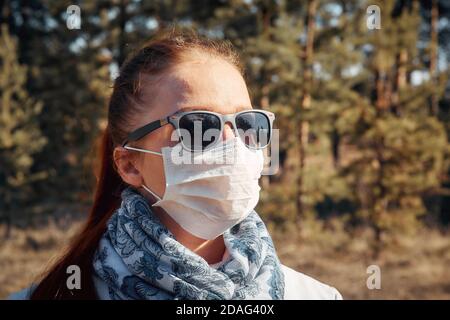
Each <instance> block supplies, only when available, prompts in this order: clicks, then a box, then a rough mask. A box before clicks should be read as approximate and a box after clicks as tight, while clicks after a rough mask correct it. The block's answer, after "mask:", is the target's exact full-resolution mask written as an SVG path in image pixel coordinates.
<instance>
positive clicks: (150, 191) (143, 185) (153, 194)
mask: <svg viewBox="0 0 450 320" xmlns="http://www.w3.org/2000/svg"><path fill="white" fill-rule="evenodd" d="M141 187H142V188H144V189H145V190H146V191H147V192H148V193H150V194H151V195H152V196H154V197H155V198H156V199H157V200H158V201H161V200H162V199H161V198H160V197H159V196H158V195H157V194H156V193H154V192H153V191H152V190H150V189H149V188H148V187H147V186H146V185H145V184H142V185H141Z"/></svg>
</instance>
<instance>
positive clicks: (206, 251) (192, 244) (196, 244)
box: [152, 207, 225, 264]
mask: <svg viewBox="0 0 450 320" xmlns="http://www.w3.org/2000/svg"><path fill="white" fill-rule="evenodd" d="M152 211H153V212H154V213H155V215H156V216H157V217H158V219H159V220H160V221H161V223H162V224H164V225H165V226H166V228H167V229H169V231H170V232H171V233H172V234H173V235H174V237H175V239H176V240H177V241H178V242H179V243H181V244H182V245H184V246H185V247H186V248H188V249H189V250H191V251H193V252H195V253H196V254H198V255H199V256H201V257H202V258H203V259H205V260H206V262H208V264H214V263H217V262H220V261H221V260H222V257H223V254H224V252H225V243H224V241H223V236H222V235H221V236H219V237H217V238H215V239H213V240H205V239H202V238H199V237H196V236H194V235H193V234H191V233H189V232H187V231H186V230H184V229H183V228H182V227H181V226H180V225H179V224H178V223H177V222H176V221H175V220H173V219H172V217H171V216H169V215H168V214H167V213H166V212H165V211H164V210H163V209H162V208H160V207H153V208H152Z"/></svg>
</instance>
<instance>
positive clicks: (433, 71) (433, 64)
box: [429, 0, 439, 115]
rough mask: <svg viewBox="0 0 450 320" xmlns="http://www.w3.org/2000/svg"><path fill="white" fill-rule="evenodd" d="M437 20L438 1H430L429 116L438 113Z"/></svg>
mask: <svg viewBox="0 0 450 320" xmlns="http://www.w3.org/2000/svg"><path fill="white" fill-rule="evenodd" d="M438 20H439V9H438V0H432V2H431V28H430V30H431V37H430V38H431V40H430V70H429V73H430V80H431V83H432V84H433V93H432V94H431V97H430V98H431V99H430V100H431V101H430V109H431V114H433V115H437V114H438V111H439V105H438V98H437V94H436V86H437V77H436V75H437V60H438V46H439V43H438Z"/></svg>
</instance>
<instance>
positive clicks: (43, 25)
mask: <svg viewBox="0 0 450 320" xmlns="http://www.w3.org/2000/svg"><path fill="white" fill-rule="evenodd" d="M70 5H77V6H78V8H79V10H78V9H77V8H75V9H73V7H72V8H71V9H70V10H68V7H69V6H70ZM371 5H375V6H376V7H371V8H369V10H368V7H369V6H371ZM449 19H450V1H447V0H423V1H418V0H384V1H377V0H371V1H363V0H361V1H356V0H350V1H344V0H335V1H333V0H304V1H287V0H231V1H225V0H215V1H214V0H186V1H182V0H178V1H177V0H166V1H164V0H154V1H138V0H110V1H56V0H22V1H8V0H6V1H0V24H1V34H0V239H1V241H0V270H1V273H0V298H4V297H6V296H7V295H8V294H10V293H11V292H13V291H16V290H19V289H22V288H24V287H25V286H28V285H29V284H30V282H31V281H32V280H33V279H35V278H36V277H37V276H39V274H40V273H41V272H42V271H43V269H44V268H45V267H46V266H47V265H48V263H49V261H51V259H52V258H54V257H55V255H57V254H58V252H60V250H61V249H62V247H63V245H64V244H65V243H67V241H68V240H69V239H70V237H71V236H72V235H73V234H74V233H75V232H76V230H77V228H78V227H79V226H80V224H81V222H82V221H83V219H85V218H86V215H87V213H88V211H89V206H90V204H91V201H92V196H93V190H94V186H95V168H96V161H97V159H98V157H97V153H96V144H97V140H98V138H99V135H100V133H101V131H102V130H103V129H104V128H105V126H106V114H107V103H108V96H109V94H110V92H111V85H112V82H113V80H114V78H115V77H116V76H117V72H118V69H119V66H120V65H121V64H122V62H123V61H124V59H125V58H126V56H127V54H128V53H130V52H132V51H133V50H135V49H137V48H139V47H140V46H141V45H142V44H143V42H145V41H147V40H149V39H151V38H152V36H154V35H155V34H156V33H157V32H158V31H159V30H160V29H161V28H165V27H171V26H177V27H186V28H193V29H195V30H196V31H197V32H199V33H200V34H202V35H206V36H208V37H211V38H219V39H226V40H229V41H231V42H232V43H233V44H234V45H235V46H236V48H237V49H238V51H239V52H240V54H241V56H242V60H243V62H244V63H245V65H246V71H247V73H246V81H247V84H248V87H249V90H250V94H251V97H252V100H253V104H254V106H257V107H260V108H263V109H268V110H270V111H273V112H275V113H276V116H277V119H276V124H275V125H276V127H278V128H279V129H280V170H279V172H278V173H277V174H276V175H273V176H266V177H264V178H263V179H262V181H261V184H262V186H263V191H262V193H261V200H260V203H259V205H258V207H257V211H258V212H259V213H260V214H261V215H262V216H263V218H264V220H265V221H266V222H267V224H268V226H269V228H270V230H271V232H272V235H273V238H274V241H275V245H276V248H277V251H278V253H279V256H280V259H281V260H282V262H283V263H284V264H286V265H288V266H290V267H292V268H294V269H296V270H298V271H301V272H303V273H306V274H308V275H310V276H313V277H314V278H317V279H319V280H321V281H323V282H325V283H328V284H330V285H333V286H335V287H336V288H337V289H338V290H339V291H340V292H341V293H342V294H343V296H344V298H346V299H433V298H435V299H450V270H449V268H448V267H449V265H450V233H449V223H450V180H449V170H450V167H449V164H450V161H449V160H450V148H449V147H450V144H449V139H448V136H449V133H450V82H449V79H448V76H449V69H448V61H449V59H450V20H449ZM370 265H377V266H379V267H380V270H381V288H380V289H375V290H370V289H369V288H368V287H367V284H366V281H367V278H368V277H369V276H370V274H368V273H367V268H368V267H369V266H370Z"/></svg>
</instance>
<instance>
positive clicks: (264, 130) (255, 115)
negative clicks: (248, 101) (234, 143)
mask: <svg viewBox="0 0 450 320" xmlns="http://www.w3.org/2000/svg"><path fill="white" fill-rule="evenodd" d="M236 127H237V129H238V132H239V135H240V137H241V139H242V141H244V143H245V144H246V145H247V146H248V147H251V148H256V149H259V148H264V147H265V146H267V145H268V144H269V142H270V141H269V140H270V130H271V129H270V121H269V118H268V117H267V116H266V115H265V114H264V113H262V112H253V111H251V112H245V113H241V114H239V115H238V116H236Z"/></svg>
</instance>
